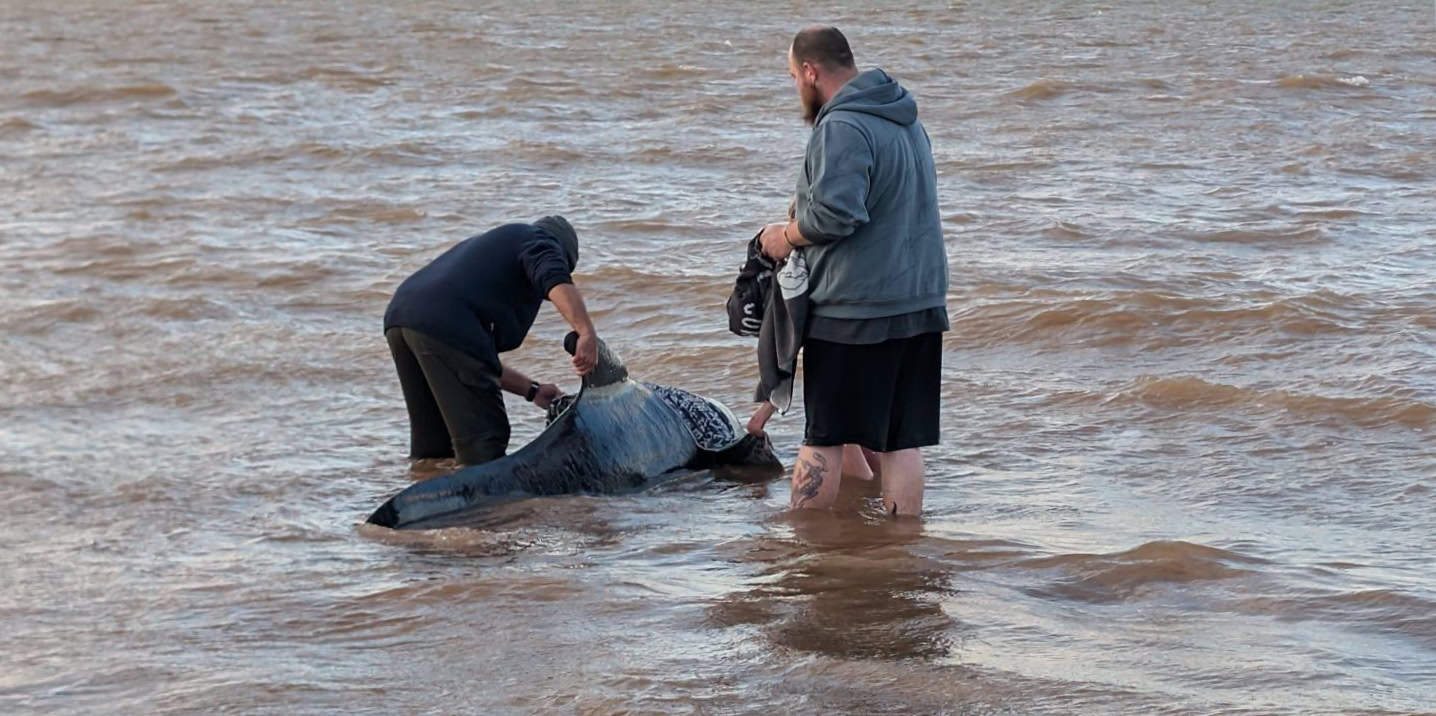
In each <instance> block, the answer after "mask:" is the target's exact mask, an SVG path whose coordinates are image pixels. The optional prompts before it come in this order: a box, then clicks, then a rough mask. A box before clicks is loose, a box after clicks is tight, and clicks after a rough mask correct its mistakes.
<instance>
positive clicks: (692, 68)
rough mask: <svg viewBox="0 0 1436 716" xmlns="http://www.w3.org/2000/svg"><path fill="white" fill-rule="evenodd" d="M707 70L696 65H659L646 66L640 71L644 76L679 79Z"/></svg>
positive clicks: (658, 78)
mask: <svg viewBox="0 0 1436 716" xmlns="http://www.w3.org/2000/svg"><path fill="white" fill-rule="evenodd" d="M704 72H706V70H704V69H703V68H702V67H698V66H696V65H659V66H657V67H650V68H646V69H644V70H642V71H640V72H639V74H640V75H641V76H643V77H647V78H650V79H655V80H677V79H684V78H688V77H697V76H699V75H702V74H703V73H704Z"/></svg>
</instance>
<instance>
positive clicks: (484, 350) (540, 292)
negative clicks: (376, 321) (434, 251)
mask: <svg viewBox="0 0 1436 716" xmlns="http://www.w3.org/2000/svg"><path fill="white" fill-rule="evenodd" d="M565 227H567V222H564V223H563V225H562V226H560V225H558V224H555V223H549V220H548V218H547V217H546V218H545V219H541V220H540V222H539V223H537V224H506V225H504V226H500V227H498V228H496V229H493V230H492V231H487V232H485V233H482V234H479V235H478V236H473V237H470V238H467V239H464V240H463V241H460V242H459V243H458V244H456V245H455V246H454V247H453V248H451V249H449V250H448V251H445V252H444V253H443V255H441V256H439V257H438V258H436V259H434V260H433V261H432V262H430V263H429V265H428V266H425V267H424V268H421V269H419V270H418V271H417V272H416V273H415V274H414V275H413V276H410V277H409V278H407V279H405V280H404V282H403V283H401V284H399V288H398V290H396V291H394V298H393V299H391V300H390V301H389V308H388V310H387V311H385V312H384V330H385V331H387V330H389V329H390V328H393V327H395V326H402V327H404V328H412V329H414V330H416V331H419V332H420V333H426V334H428V335H430V336H432V337H434V338H437V339H439V340H440V341H443V342H444V343H447V344H449V345H451V346H453V347H455V348H457V349H459V350H461V351H463V352H465V353H467V354H469V355H471V356H473V357H475V358H478V359H480V360H483V361H487V362H489V363H490V365H491V366H492V367H493V368H494V369H495V371H496V372H497V371H498V369H499V357H498V354H499V353H503V352H504V351H511V350H513V349H515V348H518V347H519V344H520V343H522V342H523V340H524V336H526V335H528V332H529V328H530V327H531V326H533V322H534V318H535V317H536V316H537V315H538V310H539V306H541V305H543V301H544V299H545V298H546V297H548V292H549V291H550V290H552V289H553V287H554V286H557V285H559V284H561V283H573V278H572V277H571V275H570V274H571V272H572V271H573V268H574V265H575V264H576V263H577V261H578V250H577V249H578V247H577V239H576V238H574V237H572V236H555V234H556V233H557V234H563V233H564V228H565ZM568 231H569V232H570V233H571V232H572V229H568Z"/></svg>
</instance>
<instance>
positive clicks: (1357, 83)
mask: <svg viewBox="0 0 1436 716" xmlns="http://www.w3.org/2000/svg"><path fill="white" fill-rule="evenodd" d="M1370 85H1371V81H1370V80H1368V79H1366V78H1365V77H1363V76H1361V75H1352V76H1347V77H1343V76H1340V75H1287V76H1286V77H1282V78H1280V79H1278V80H1277V81H1276V86H1277V87H1280V88H1281V89H1287V90H1313V89H1314V90H1322V89H1352V88H1361V87H1369V86H1370Z"/></svg>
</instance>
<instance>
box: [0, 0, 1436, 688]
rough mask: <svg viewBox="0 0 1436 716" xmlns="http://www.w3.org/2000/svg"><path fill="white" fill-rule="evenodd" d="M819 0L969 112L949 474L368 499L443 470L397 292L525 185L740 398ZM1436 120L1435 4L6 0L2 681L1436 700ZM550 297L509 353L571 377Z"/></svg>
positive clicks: (901, 68) (953, 108) (630, 327)
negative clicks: (910, 502)
mask: <svg viewBox="0 0 1436 716" xmlns="http://www.w3.org/2000/svg"><path fill="white" fill-rule="evenodd" d="M815 19H826V20H830V21H833V22H836V23H838V24H839V25H840V26H841V27H843V28H844V29H845V30H847V31H848V33H849V35H850V36H851V37H852V39H853V42H854V45H855V48H856V50H857V52H858V55H859V59H860V61H861V62H862V63H863V64H880V65H882V66H884V67H886V68H887V69H889V70H890V71H891V72H893V73H894V74H895V75H897V76H898V77H899V78H900V79H901V80H902V81H903V82H904V83H906V84H907V85H908V86H910V87H911V88H912V89H913V91H914V92H915V93H916V95H917V97H918V100H919V103H920V108H921V112H922V115H923V117H924V118H925V121H926V124H927V128H928V130H929V131H930V132H931V134H932V136H933V141H934V144H935V146H936V151H937V155H938V157H937V158H938V161H939V172H940V174H941V193H942V202H943V208H944V211H945V218H946V225H947V237H948V246H949V251H950V254H951V258H952V297H951V303H950V306H951V311H952V318H953V331H952V332H951V333H950V334H948V336H947V338H946V343H945V345H946V356H945V376H946V380H945V388H944V391H945V395H944V400H945V402H944V415H943V420H944V422H943V444H942V446H941V447H939V448H936V449H933V450H931V451H930V452H929V454H928V464H929V470H930V476H929V484H930V487H929V492H928V496H927V506H928V512H927V515H926V519H925V520H924V521H923V522H922V523H921V524H920V525H916V524H899V523H892V522H889V521H886V520H884V519H882V518H881V516H880V515H879V514H878V511H877V510H876V509H875V507H874V500H873V497H872V494H871V492H870V491H869V490H868V489H867V488H864V487H863V486H862V485H855V486H853V487H852V489H850V490H848V491H847V493H846V494H845V495H844V498H843V509H842V510H841V511H840V513H839V514H836V515H804V516H802V517H800V518H798V517H791V516H789V515H787V514H786V512H785V509H784V508H785V505H786V503H787V501H788V486H787V483H786V482H785V481H782V480H779V481H768V480H756V481H754V480H743V479H735V478H733V477H729V476H720V475H713V474H710V473H696V474H692V475H688V476H685V477H683V478H681V479H678V480H676V481H673V482H670V483H668V484H666V485H663V486H662V487H659V488H655V489H654V490H652V491H650V492H649V493H647V494H642V495H635V496H629V497H622V498H613V499H603V498H588V497H571V498H563V499H547V500H532V501H528V502H524V503H520V504H518V505H514V506H512V507H510V508H506V509H505V510H504V511H503V512H502V513H501V514H499V515H497V516H496V518H495V522H494V524H493V525H492V526H491V527H490V528H489V529H486V530H482V531H479V530H469V531H464V530H457V531H445V532H438V533H430V534H418V535H411V534H402V535H401V534H393V533H385V531H383V530H376V531H371V530H369V529H361V528H359V527H358V523H359V522H360V521H361V520H362V519H363V518H364V517H365V516H366V515H367V514H368V512H369V511H370V510H371V509H373V508H374V507H375V506H377V505H378V504H379V503H380V502H381V501H382V500H383V499H384V498H385V497H387V496H388V495H390V494H392V493H393V492H395V491H397V490H399V489H400V488H402V487H403V486H404V485H406V484H408V483H409V482H410V481H411V480H412V479H415V477H416V475H415V474H414V473H411V471H410V468H409V465H408V463H407V461H406V460H405V459H404V455H403V451H404V447H405V442H404V440H405V426H406V422H405V414H404V408H403V403H402V400H401V398H400V394H399V389H398V384H397V381H396V379H395V377H394V376H393V374H392V367H391V365H390V363H389V358H388V356H387V354H386V349H385V345H384V342H383V340H382V338H381V336H380V334H379V322H380V316H381V314H382V311H383V307H384V304H385V302H386V300H387V297H388V294H389V292H390V291H391V290H392V289H393V288H394V286H395V285H396V284H397V282H398V281H399V280H400V279H401V278H402V277H404V276H405V275H407V273H408V272H410V271H412V270H413V269H415V268H416V267H417V266H419V265H421V264H422V263H423V262H424V261H425V260H426V259H427V258H429V257H431V256H433V255H435V254H437V253H438V252H439V251H440V250H441V249H442V248H443V247H445V246H447V245H449V244H450V243H452V242H454V241H457V240H458V239H461V238H463V237H464V236H467V235H469V234H472V233H475V232H477V231H479V230H482V229H484V228H487V227H489V226H491V225H493V224H496V223H499V222H502V221H506V220H511V219H523V218H533V217H537V216H539V215H541V214H543V213H548V212H551V211H561V212H563V213H565V214H567V215H568V216H569V217H570V218H571V219H572V220H573V223H574V224H575V225H576V226H577V227H578V229H579V231H580V233H581V235H582V236H583V237H584V239H585V241H586V255H585V261H584V264H583V266H582V267H581V269H582V275H581V286H582V287H583V289H584V291H585V292H586V294H587V296H588V298H589V302H590V305H591V306H592V307H593V309H594V310H595V314H596V316H597V317H598V320H599V324H600V327H601V330H602V331H603V333H604V334H605V336H606V337H607V338H608V340H609V341H610V342H611V343H612V344H613V346H614V347H615V348H616V349H617V350H618V351H619V352H620V353H621V354H622V355H623V356H624V357H625V358H626V359H627V360H628V362H629V365H630V367H631V369H632V371H633V373H634V374H635V375H636V376H639V377H642V378H644V379H647V380H653V381H657V382H662V383H668V384H673V385H678V386H682V387H684V388H688V389H690V390H695V391H699V392H703V393H706V394H710V395H713V396H715V397H719V398H721V399H723V400H725V401H727V402H728V403H729V404H730V405H732V406H734V407H735V408H736V409H738V410H740V411H745V410H746V409H747V404H746V397H747V396H748V394H749V390H750V388H751V385H752V382H753V380H754V378H755V369H754V366H753V359H752V350H753V347H752V344H751V343H749V342H747V341H745V340H743V339H738V338H735V337H733V336H730V335H728V334H727V333H726V332H725V331H724V318H723V315H722V313H721V305H722V301H723V298H724V297H725V295H726V291H727V288H728V286H729V284H730V281H731V276H732V273H733V271H734V270H735V269H736V267H737V264H738V262H739V260H740V256H741V251H742V244H743V242H744V241H745V240H746V239H747V238H748V237H749V236H750V235H751V233H752V231H753V229H754V228H755V227H756V226H757V225H758V224H759V223H760V222H763V221H766V220H770V219H772V218H773V217H775V216H778V215H779V214H780V213H781V212H782V211H783V209H784V206H785V203H786V195H787V193H788V192H789V191H790V190H791V186H792V184H793V180H794V177H795V171H796V162H797V161H799V159H800V156H801V151H802V145H803V141H804V138H805V129H804V127H803V126H802V125H801V122H800V121H799V120H798V108H797V103H796V100H795V98H794V97H793V91H792V88H791V85H790V84H789V82H788V79H787V77H786V74H785V70H784V66H783V51H784V49H785V46H786V41H787V39H788V37H789V36H790V33H791V32H792V31H793V30H794V29H796V28H797V27H798V26H800V25H801V24H803V23H805V22H808V21H811V20H815ZM1433 167H1436V8H1433V6H1432V5H1431V4H1430V3H1419V2H1418V3H1398V2H1375V1H1371V2H1331V3H1320V4H1314V3H1305V2H1288V1H1278V2H1261V3H1248V2H1235V1H1231V0H1209V1H1207V2H1197V3H1158V4H1149V3H1111V2H1109V3H1094V2H1075V3H1066V4H1063V5H1061V6H1060V7H1056V6H1053V5H1051V4H1048V3H1040V2H1034V1H1032V0H1021V1H1018V2H995V1H983V2H978V1H973V2H948V3H943V2H936V1H931V2H929V1H904V2H897V3H891V4H887V5H886V6H885V8H884V9H881V10H874V9H869V8H866V7H865V6H860V5H808V4H801V3H800V4H797V5H786V4H778V5H775V6H772V7H769V6H764V5H761V4H750V3H741V2H733V1H732V0H714V1H713V2H706V3H693V4H688V5H681V6H673V5H669V4H667V3H657V2H629V3H613V4H585V3H553V2H539V3H515V4H500V3H491V4H480V5H476V6H467V4H463V3H446V2H437V1H421V2H413V3H393V4H390V3H376V2H352V3H351V2H343V3H300V4H287V3H280V2H275V1H274V0H253V1H249V2H229V3H219V2H199V3H178V2H130V1H124V2H119V1H116V2H108V1H107V2H99V1H97V0H96V1H91V2H86V1H83V0H81V1H76V0H52V1H50V2H38V1H36V0H6V1H5V2H3V3H0V261H3V264H2V265H3V271H0V341H3V343H0V345H3V352H0V371H3V385H4V392H3V395H0V486H3V488H4V498H5V502H6V507H7V509H6V510H5V516H6V519H5V520H4V522H3V525H0V545H3V549H0V570H3V572H4V574H5V579H4V580H3V584H4V586H3V587H0V617H3V624H4V627H5V632H6V636H7V646H6V648H5V650H4V652H5V656H4V657H3V659H0V664H3V668H0V710H4V711H7V712H15V711H27V712H28V711H40V712H125V713H129V712H134V711H178V712H188V711H212V710H215V709H219V708H227V709H230V710H234V711H240V712H271V713H293V712H321V711H339V710H343V711H351V710H353V711H391V712H392V711H397V712H404V713H423V712H439V713H453V712H528V711H561V712H583V713H608V712H619V711H630V710H633V711H658V712H665V711H676V712H691V711H702V712H709V713H738V712H785V711H797V712H812V711H819V710H833V711H838V712H849V713H882V712H904V713H930V712H947V713H969V712H975V713H987V712H995V713H1029V712H1046V713H1068V712H1087V713H1110V712H1123V713H1148V712H1162V713H1210V712H1233V711H1245V712H1260V713H1268V712H1289V713H1323V712H1325V713H1358V712H1364V713H1392V712H1398V713H1404V712H1421V711H1429V710H1432V709H1436V569H1433V567H1432V562H1431V552H1432V549H1433V547H1436V540H1433V527H1432V525H1433V518H1432V511H1433V510H1432V507H1433V499H1434V498H1433V495H1432V479H1433V477H1436V446H1433V441H1432V431H1433V428H1436V377H1433V376H1436V368H1433V366H1436V339H1433V331H1436V318H1433V316H1436V280H1433V278H1432V276H1433V274H1436V241H1433V234H1436V230H1433V229H1436V221H1433V219H1432V208H1433V206H1436V191H1433V186H1436V170H1433ZM562 333H563V328H562V326H561V325H560V323H559V322H558V321H557V320H556V319H555V317H554V315H553V313H552V311H551V310H548V311H546V313H545V315H544V317H543V318H542V319H541V321H540V323H539V325H538V326H537V327H536V329H535V330H534V332H533V333H532V334H531V335H530V338H529V341H528V343H527V344H526V345H525V346H524V348H523V349H522V350H521V351H520V352H519V353H518V354H517V355H516V356H515V360H518V361H520V362H521V364H522V365H524V366H525V367H527V368H529V369H531V370H532V371H534V372H536V373H538V374H540V375H543V376H545V377H550V378H560V377H561V378H563V381H564V382H565V383H566V384H567V385H569V386H570V387H572V385H573V381H572V379H571V376H569V374H567V373H566V372H565V368H564V365H565V357H564V356H563V355H562V352H561V350H560V349H559V347H558V343H559V340H560V339H561V337H562ZM511 409H512V412H513V414H514V415H515V417H516V423H517V424H516V431H515V444H516V445H517V444H522V442H524V441H526V440H527V439H529V438H530V437H532V436H533V435H534V434H536V432H537V430H538V428H539V425H540V417H541V416H540V415H538V414H537V413H536V412H535V411H533V410H532V409H530V408H528V407H527V406H525V405H522V404H520V403H518V402H514V403H512V404H511ZM773 427H774V432H775V434H776V438H777V441H778V443H779V445H780V447H781V448H782V449H783V450H784V451H785V454H788V455H790V454H791V451H792V450H793V449H795V447H796V443H797V439H798V436H799V434H800V432H801V420H800V419H797V418H794V417H789V418H786V419H781V420H779V421H777V422H775V423H774V426H773Z"/></svg>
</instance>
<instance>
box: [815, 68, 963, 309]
mask: <svg viewBox="0 0 1436 716" xmlns="http://www.w3.org/2000/svg"><path fill="white" fill-rule="evenodd" d="M797 218H798V228H799V229H800V230H801V231H802V232H803V236H804V237H806V238H808V239H809V240H811V241H812V242H813V243H814V244H816V245H815V246H813V247H810V248H808V249H806V254H807V259H808V263H809V266H810V268H811V271H812V275H811V291H810V293H809V298H810V300H811V302H812V306H811V311H812V314H813V316H814V317H815V318H831V319H850V320H851V319H873V318H885V317H891V316H900V315H903V314H909V313H914V312H918V311H928V310H930V309H942V310H943V319H944V320H943V321H942V323H943V324H945V323H946V320H945V318H946V313H945V312H946V305H947V251H946V248H945V247H944V245H943V239H942V217H941V216H940V214H939V213H938V206H937V172H936V169H935V168H934V166H933V159H932V145H931V143H929V141H928V136H927V132H926V130H924V129H923V127H922V123H921V122H919V121H918V119H917V102H916V101H915V100H913V97H912V95H911V94H909V93H908V91H907V90H906V89H903V87H902V86H901V85H899V84H898V83H897V82H896V81H895V80H893V78H891V77H889V76H888V75H887V73H885V72H883V71H882V70H877V69H874V70H868V71H866V72H863V73H861V74H859V75H858V76H856V77H854V78H853V79H852V80H850V81H849V82H848V83H847V84H846V85H843V88H842V89H841V90H839V91H838V93H837V94H835V95H833V98H832V99H830V100H829V101H828V103H827V104H825V105H823V109H822V111H821V112H819V114H818V119H817V123H816V125H815V126H814V128H813V134H812V136H811V138H809V140H808V149H807V154H806V157H805V159H804V163H803V172H802V175H801V176H800V177H799V178H798V201H797Z"/></svg>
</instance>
